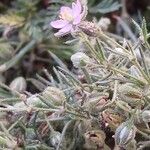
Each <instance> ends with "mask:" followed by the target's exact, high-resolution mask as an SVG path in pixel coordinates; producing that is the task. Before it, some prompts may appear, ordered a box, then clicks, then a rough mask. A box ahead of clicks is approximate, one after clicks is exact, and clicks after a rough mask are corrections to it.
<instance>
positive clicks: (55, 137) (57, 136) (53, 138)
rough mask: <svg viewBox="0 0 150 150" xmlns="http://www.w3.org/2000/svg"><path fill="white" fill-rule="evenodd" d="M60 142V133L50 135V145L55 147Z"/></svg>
mask: <svg viewBox="0 0 150 150" xmlns="http://www.w3.org/2000/svg"><path fill="white" fill-rule="evenodd" d="M60 140H61V133H59V132H56V131H54V132H52V133H51V135H50V144H51V145H52V146H54V147H57V145H58V144H59V142H60Z"/></svg>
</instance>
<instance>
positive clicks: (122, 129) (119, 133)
mask: <svg viewBox="0 0 150 150" xmlns="http://www.w3.org/2000/svg"><path fill="white" fill-rule="evenodd" d="M135 133H136V127H135V126H134V125H133V124H132V123H131V122H129V121H127V122H124V123H122V124H121V125H120V126H119V127H118V128H117V129H116V132H115V142H116V144H117V145H118V146H121V147H125V146H126V145H127V144H128V143H129V142H131V141H132V140H133V139H134V137H135Z"/></svg>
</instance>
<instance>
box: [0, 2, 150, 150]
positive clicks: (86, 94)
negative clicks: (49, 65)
mask: <svg viewBox="0 0 150 150" xmlns="http://www.w3.org/2000/svg"><path fill="white" fill-rule="evenodd" d="M87 13H88V7H87V1H85V0H77V1H75V2H73V3H72V6H71V7H68V6H62V7H61V8H60V12H59V14H58V16H59V17H58V19H56V20H53V21H51V26H52V27H54V28H56V30H57V29H58V32H56V33H55V36H56V37H59V38H62V37H63V36H65V35H67V34H71V36H72V39H70V40H68V41H66V43H68V44H72V45H78V51H77V52H76V53H75V54H73V55H72V56H71V61H72V64H73V69H72V71H70V70H69V69H68V68H67V66H66V65H65V64H64V63H63V62H62V61H61V60H60V59H59V58H58V57H57V56H56V55H55V54H53V53H51V56H52V58H53V59H54V60H55V61H56V63H57V64H58V67H54V68H53V75H52V74H51V73H49V72H48V70H46V69H44V70H43V74H44V76H45V77H42V76H40V75H37V79H33V78H28V79H27V81H28V82H29V81H30V82H31V83H32V84H33V85H35V87H36V88H37V89H38V90H39V91H40V92H39V93H36V94H32V93H30V92H27V91H26V87H27V85H26V81H25V79H24V78H23V77H18V78H16V79H15V80H14V81H12V82H11V83H10V85H9V86H7V85H5V84H3V83H2V82H0V87H1V88H0V96H1V99H0V101H1V107H0V111H1V113H0V119H1V122H0V129H1V131H0V146H1V148H2V149H17V150H19V149H27V150H29V149H30V150H33V149H35V150H38V149H42V150H46V149H47V150H51V149H52V150H83V149H85V150H100V149H104V150H109V149H115V150H117V149H127V150H130V149H135V150H136V149H138V150H141V149H144V148H149V147H150V129H149V122H150V86H149V85H150V65H149V54H150V45H149V41H148V40H149V37H150V33H149V32H148V30H147V26H146V21H145V19H144V18H143V22H142V25H141V26H140V25H138V24H137V23H136V22H135V21H134V20H132V22H133V25H134V26H135V27H136V28H137V30H138V31H139V35H138V37H135V38H136V40H134V38H132V34H131V33H132V32H127V34H129V35H128V36H129V37H130V38H125V39H124V38H122V37H120V36H118V35H115V34H112V33H109V32H107V27H108V25H109V24H110V20H109V19H108V18H102V20H101V22H100V23H96V22H90V21H88V20H87V19H86V16H87ZM123 24H124V25H126V27H128V26H127V24H125V22H123ZM125 29H127V28H125ZM128 31H130V28H129V27H128Z"/></svg>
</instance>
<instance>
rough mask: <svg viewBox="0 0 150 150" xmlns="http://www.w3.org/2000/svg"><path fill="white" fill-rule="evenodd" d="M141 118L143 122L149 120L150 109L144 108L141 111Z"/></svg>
mask: <svg viewBox="0 0 150 150" xmlns="http://www.w3.org/2000/svg"><path fill="white" fill-rule="evenodd" d="M142 120H143V121H144V122H147V123H148V122H150V110H145V111H143V112H142Z"/></svg>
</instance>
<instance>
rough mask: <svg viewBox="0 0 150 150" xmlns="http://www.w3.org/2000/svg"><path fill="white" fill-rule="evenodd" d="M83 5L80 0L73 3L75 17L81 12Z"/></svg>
mask: <svg viewBox="0 0 150 150" xmlns="http://www.w3.org/2000/svg"><path fill="white" fill-rule="evenodd" d="M81 10H82V7H81V3H80V0H77V2H76V3H72V12H73V15H74V17H77V16H78V15H79V14H80V13H81Z"/></svg>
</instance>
